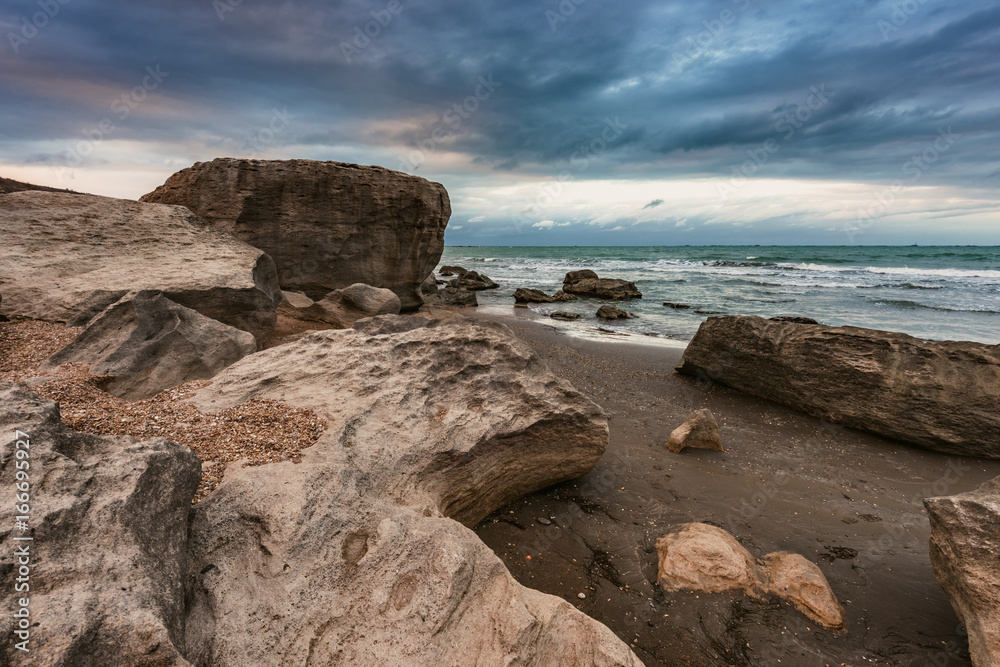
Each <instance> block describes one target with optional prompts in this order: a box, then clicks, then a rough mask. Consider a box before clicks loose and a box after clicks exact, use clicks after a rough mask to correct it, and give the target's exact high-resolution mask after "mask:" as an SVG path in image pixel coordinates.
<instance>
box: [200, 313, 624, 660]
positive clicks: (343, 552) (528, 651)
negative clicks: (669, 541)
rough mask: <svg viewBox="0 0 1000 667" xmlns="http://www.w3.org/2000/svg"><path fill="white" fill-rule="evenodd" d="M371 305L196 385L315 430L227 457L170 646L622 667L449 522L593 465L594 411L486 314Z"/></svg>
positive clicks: (605, 637) (288, 656)
mask: <svg viewBox="0 0 1000 667" xmlns="http://www.w3.org/2000/svg"><path fill="white" fill-rule="evenodd" d="M385 319H386V322H387V328H383V327H381V326H380V320H383V318H374V319H373V320H369V321H367V322H366V323H365V325H363V326H364V327H365V328H366V329H365V330H360V329H359V330H345V331H323V332H317V333H314V334H311V335H309V336H307V337H305V338H302V339H300V340H298V341H296V342H294V343H289V344H287V345H283V346H281V347H277V348H273V349H270V350H266V351H264V352H261V353H259V354H257V355H255V357H254V361H253V363H237V364H236V365H234V366H232V367H230V368H229V369H228V370H227V371H225V372H224V373H223V374H222V375H220V376H218V377H217V378H216V379H215V381H214V382H213V384H212V385H211V386H210V387H206V388H205V389H202V390H200V391H199V392H198V393H197V394H196V396H195V399H194V401H195V403H196V404H197V405H199V406H201V407H202V408H205V409H211V410H218V409H222V408H225V407H227V406H230V405H234V404H237V403H239V402H241V401H243V400H246V399H247V398H250V397H256V398H275V399H278V398H280V399H281V400H282V401H284V402H286V403H289V404H291V405H293V406H296V407H309V408H311V409H313V410H315V411H316V412H317V413H319V414H320V415H321V416H322V417H323V418H324V419H325V420H326V421H327V423H328V424H329V425H330V426H329V428H328V429H327V431H326V432H325V433H324V435H323V437H322V438H321V439H320V441H318V442H317V443H316V444H315V445H313V446H312V447H311V448H309V449H308V450H305V451H304V454H303V459H302V462H301V463H300V464H298V465H296V464H293V463H281V464H276V465H272V466H268V467H267V468H266V469H264V468H236V467H232V466H231V467H230V469H229V471H227V474H226V477H225V479H224V480H223V482H222V484H221V485H220V486H219V488H218V489H217V491H216V492H215V493H214V494H213V495H212V496H210V497H209V498H207V499H206V500H205V501H203V502H201V503H199V504H198V505H197V506H196V507H195V510H194V518H193V521H192V524H191V539H192V542H191V551H190V554H191V558H192V563H191V567H190V568H189V570H188V571H189V572H190V573H191V576H190V580H189V592H190V595H191V598H190V599H191V613H190V615H189V618H188V625H187V627H188V633H187V646H188V649H189V653H188V659H189V660H191V661H192V662H193V663H195V664H212V665H218V666H221V667H225V666H226V665H249V664H254V665H277V664H286V663H288V662H295V663H305V662H306V661H310V662H312V663H316V664H331V663H339V664H358V665H389V664H393V665H395V664H407V665H441V664H483V665H486V664H514V663H524V664H537V665H548V664H553V665H555V664H580V665H607V666H609V667H610V666H611V665H626V666H630V667H639V665H640V664H641V663H640V662H639V661H638V659H636V658H635V656H634V655H633V654H632V653H631V652H630V651H629V650H628V648H627V647H626V646H625V644H624V643H622V642H621V641H620V640H618V639H617V638H616V637H615V636H614V635H613V634H612V633H611V632H610V630H608V629H607V628H606V627H604V626H602V625H600V624H599V623H597V622H596V621H594V620H592V619H590V618H589V617H587V616H585V615H584V614H582V613H581V612H579V611H577V610H576V609H575V608H574V607H573V606H572V605H570V604H569V603H567V602H565V601H563V600H561V599H559V598H556V597H553V596H550V595H545V594H542V593H540V592H538V591H533V590H530V589H527V588H524V587H522V586H520V585H519V584H517V583H516V582H515V581H514V580H513V578H512V577H511V576H510V574H509V573H508V572H507V570H506V568H505V567H504V566H503V563H502V562H501V561H500V559H499V558H497V556H496V555H495V554H494V553H493V552H492V551H491V550H490V549H489V548H487V547H486V546H485V545H484V544H483V543H482V542H481V541H480V540H479V538H478V537H477V536H476V535H475V534H474V533H473V532H472V531H471V530H469V529H468V528H467V527H466V526H472V525H474V524H475V523H477V522H478V521H479V520H481V519H482V518H483V517H485V516H486V515H488V514H489V513H490V512H491V511H493V510H494V509H496V508H497V507H499V506H500V505H502V504H504V503H506V502H509V501H510V500H512V499H514V498H517V497H520V496H522V495H524V494H526V493H530V492H532V491H534V490H537V489H540V488H544V487H546V486H549V485H551V484H554V483H557V482H560V481H563V480H567V479H572V478H574V477H577V476H579V475H582V474H584V473H586V472H587V471H589V470H591V469H592V468H593V467H594V465H595V464H596V463H597V461H598V459H599V457H600V456H601V453H602V452H603V451H604V448H605V447H606V446H607V441H608V431H607V422H606V418H605V416H604V413H603V412H602V411H601V409H600V408H599V407H597V406H596V405H594V404H593V403H592V402H591V401H590V400H589V399H587V398H585V397H584V396H583V395H582V394H580V393H578V392H577V391H576V390H574V389H573V388H572V387H571V386H569V385H568V384H566V383H565V382H564V381H562V380H559V379H557V378H555V377H554V376H553V375H552V374H551V373H549V372H548V371H547V370H546V369H545V367H544V366H543V365H542V364H541V362H540V361H539V360H538V358H537V357H536V356H535V354H534V353H533V352H532V351H531V350H530V349H529V348H528V347H527V346H526V345H525V344H524V343H522V342H520V341H519V340H518V339H517V338H515V337H514V336H513V335H512V334H511V333H510V332H509V330H507V329H506V328H505V327H503V326H500V325H496V324H476V323H471V322H468V321H466V320H461V319H452V320H445V321H438V322H435V321H429V322H427V323H426V325H425V326H417V327H416V328H412V329H409V330H406V331H402V332H400V333H391V332H392V331H395V330H397V329H398V328H399V324H400V318H385ZM366 331H369V332H374V333H371V334H369V333H366ZM462 524H465V525H462Z"/></svg>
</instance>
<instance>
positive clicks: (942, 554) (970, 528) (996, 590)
mask: <svg viewBox="0 0 1000 667" xmlns="http://www.w3.org/2000/svg"><path fill="white" fill-rule="evenodd" d="M924 507H926V508H927V514H928V516H929V517H930V520H931V538H930V552H931V565H932V566H933V567H934V575H935V576H936V577H937V580H938V582H939V583H940V584H941V588H943V589H944V591H945V593H947V594H948V597H949V598H951V604H952V606H953V607H954V608H955V613H957V614H958V617H959V618H960V619H961V620H962V623H963V625H965V629H966V631H967V632H968V633H969V653H970V654H971V655H972V664H973V665H975V666H976V667H997V666H998V665H1000V557H998V554H1000V477H998V478H995V479H993V480H992V481H989V482H986V483H985V484H983V485H982V486H980V487H979V488H978V489H976V490H975V491H970V492H968V493H961V494H958V495H955V496H943V497H939V498H927V499H925V500H924Z"/></svg>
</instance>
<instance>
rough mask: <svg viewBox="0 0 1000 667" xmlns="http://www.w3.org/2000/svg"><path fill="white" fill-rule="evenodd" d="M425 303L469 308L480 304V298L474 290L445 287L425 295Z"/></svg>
mask: <svg viewBox="0 0 1000 667" xmlns="http://www.w3.org/2000/svg"><path fill="white" fill-rule="evenodd" d="M424 303H425V304H426V305H428V306H445V307H448V308H468V307H471V306H478V305H479V298H478V297H476V293H475V292H473V291H472V290H467V289H464V288H461V287H451V286H450V285H449V286H448V287H443V288H441V289H439V290H438V291H437V292H435V293H434V294H428V295H426V296H425V297H424Z"/></svg>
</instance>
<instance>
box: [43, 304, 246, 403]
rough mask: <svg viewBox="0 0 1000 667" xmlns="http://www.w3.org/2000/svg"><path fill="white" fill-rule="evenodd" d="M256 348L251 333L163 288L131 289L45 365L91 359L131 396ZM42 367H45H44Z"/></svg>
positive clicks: (199, 374)
mask: <svg viewBox="0 0 1000 667" xmlns="http://www.w3.org/2000/svg"><path fill="white" fill-rule="evenodd" d="M256 351H257V342H256V341H255V340H254V337H253V335H252V334H250V333H248V332H246V331H240V330H239V329H236V328H235V327H230V326H227V325H225V324H222V323H221V322H217V321H215V320H212V319H209V318H207V317H205V316H204V315H201V314H200V313H198V312H197V311H194V310H191V309H190V308H185V307H184V306H181V305H179V304H176V303H174V302H173V301H170V300H169V299H167V298H166V297H165V296H163V294H161V293H160V292H149V291H144V292H131V293H129V294H127V295H126V296H124V297H122V299H120V300H119V301H117V302H115V303H114V304H112V305H111V306H108V308H106V309H105V310H104V311H103V312H102V313H100V314H99V315H98V316H97V317H95V318H94V319H93V320H91V321H90V323H88V324H87V326H86V328H85V329H84V330H83V331H82V332H80V334H79V335H78V336H77V337H76V338H75V339H74V340H73V342H71V343H70V344H69V345H67V346H66V347H64V348H62V349H61V350H59V351H58V352H56V353H55V354H54V355H52V356H51V357H50V358H49V360H48V361H47V362H46V364H45V367H53V366H58V365H60V364H71V363H86V364H90V372H91V373H93V374H94V375H113V376H114V378H113V379H112V380H111V381H110V382H109V383H108V384H106V385H105V386H104V387H103V388H104V389H105V390H106V391H108V392H109V393H111V394H114V395H115V396H120V397H122V398H127V399H130V400H140V399H144V398H149V397H150V396H153V395H155V394H158V393H160V392H161V391H163V390H164V389H169V388H170V387H174V386H176V385H179V384H183V383H185V382H189V381H191V380H207V379H208V378H211V377H212V376H214V375H215V374H216V373H218V372H219V371H221V370H222V369H223V368H225V367H226V366H229V365H230V364H233V363H235V362H236V361H239V360H240V359H242V358H243V357H245V356H247V355H248V354H253V353H254V352H256ZM42 370H44V368H43V369H42Z"/></svg>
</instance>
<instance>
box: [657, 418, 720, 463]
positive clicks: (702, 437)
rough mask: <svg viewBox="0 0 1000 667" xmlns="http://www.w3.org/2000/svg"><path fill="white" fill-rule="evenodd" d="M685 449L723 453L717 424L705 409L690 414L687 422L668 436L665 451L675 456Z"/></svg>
mask: <svg viewBox="0 0 1000 667" xmlns="http://www.w3.org/2000/svg"><path fill="white" fill-rule="evenodd" d="M687 447H695V448H697V449H710V450H712V451H716V452H721V451H725V450H724V449H723V448H722V441H721V440H720V438H719V424H718V423H717V422H716V421H715V416H714V415H712V413H711V411H710V410H708V409H707V408H702V409H701V410H695V411H694V412H692V413H691V415H690V416H689V417H688V418H687V421H685V422H684V423H683V424H681V425H680V426H678V427H677V428H675V429H674V431H673V433H671V434H670V439H669V440H668V441H667V449H669V450H670V451H672V452H674V453H675V454H676V453H679V452H681V451H683V450H684V449H685V448H687Z"/></svg>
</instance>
